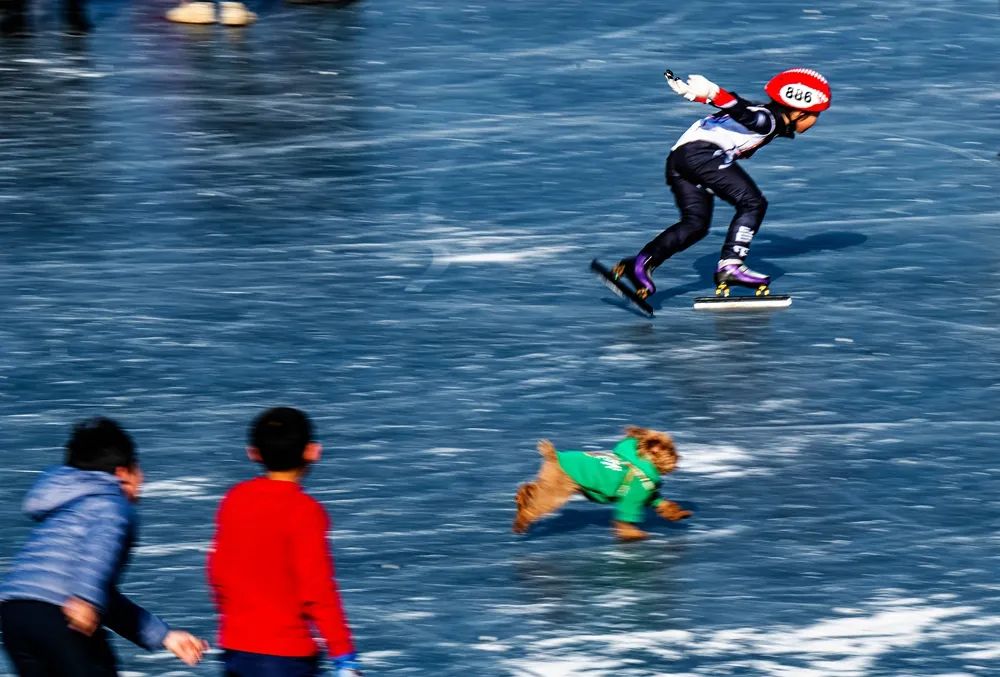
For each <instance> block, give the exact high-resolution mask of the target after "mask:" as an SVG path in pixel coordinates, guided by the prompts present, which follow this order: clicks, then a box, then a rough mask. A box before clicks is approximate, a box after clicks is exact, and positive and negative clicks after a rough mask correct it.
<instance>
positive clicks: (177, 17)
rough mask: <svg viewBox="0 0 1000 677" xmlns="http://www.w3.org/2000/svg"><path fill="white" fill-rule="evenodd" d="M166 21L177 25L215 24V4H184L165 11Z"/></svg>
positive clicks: (200, 2)
mask: <svg viewBox="0 0 1000 677" xmlns="http://www.w3.org/2000/svg"><path fill="white" fill-rule="evenodd" d="M167 20H168V21H173V22H174V23H179V24H213V23H215V3H214V2H203V1H202V0H196V1H195V2H185V3H182V4H180V5H178V6H177V7H174V8H173V9H170V10H168V11H167Z"/></svg>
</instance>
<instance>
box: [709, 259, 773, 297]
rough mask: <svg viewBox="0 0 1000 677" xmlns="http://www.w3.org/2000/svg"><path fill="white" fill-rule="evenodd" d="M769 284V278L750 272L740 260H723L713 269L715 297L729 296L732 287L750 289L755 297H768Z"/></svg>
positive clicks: (769, 291)
mask: <svg viewBox="0 0 1000 677" xmlns="http://www.w3.org/2000/svg"><path fill="white" fill-rule="evenodd" d="M770 284H771V278H770V276H768V275H764V274H762V273H757V272H754V271H752V270H750V269H749V268H747V267H746V265H745V264H744V263H743V261H741V260H740V259H724V260H722V261H719V265H718V266H717V267H716V268H715V295H716V296H729V290H730V288H731V287H732V286H733V285H737V286H740V287H750V288H751V289H753V290H754V295H755V296H769V295H770V294H771V290H770V288H769V285H770Z"/></svg>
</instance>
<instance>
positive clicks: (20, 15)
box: [0, 0, 93, 36]
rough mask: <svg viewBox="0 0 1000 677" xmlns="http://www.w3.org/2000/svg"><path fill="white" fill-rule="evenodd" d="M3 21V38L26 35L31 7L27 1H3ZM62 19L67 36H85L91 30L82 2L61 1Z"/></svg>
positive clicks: (1, 22)
mask: <svg viewBox="0 0 1000 677" xmlns="http://www.w3.org/2000/svg"><path fill="white" fill-rule="evenodd" d="M0 9H2V10H3V19H0V34H2V35H5V36H23V35H28V33H29V32H30V30H31V26H30V25H29V23H28V16H29V14H30V12H31V7H30V5H29V4H28V0H5V1H4V2H3V3H2V4H0ZM62 18H63V22H64V25H65V29H64V31H65V33H66V34H67V35H86V34H87V33H89V32H90V29H91V28H93V25H92V24H91V23H90V21H88V20H87V12H86V6H85V5H84V3H83V0H63V4H62Z"/></svg>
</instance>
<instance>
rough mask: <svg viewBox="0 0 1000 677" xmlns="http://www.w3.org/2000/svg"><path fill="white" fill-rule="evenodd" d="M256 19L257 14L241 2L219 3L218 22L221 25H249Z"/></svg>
mask: <svg viewBox="0 0 1000 677" xmlns="http://www.w3.org/2000/svg"><path fill="white" fill-rule="evenodd" d="M256 20H257V15H256V14H255V13H253V12H251V11H250V10H248V9H247V7H246V5H244V4H243V3H242V2H220V3H219V23H221V24H222V25H223V26H235V27H240V26H249V25H250V24H252V23H253V22H254V21H256Z"/></svg>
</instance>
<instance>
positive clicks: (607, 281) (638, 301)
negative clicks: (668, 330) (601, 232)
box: [590, 259, 656, 317]
mask: <svg viewBox="0 0 1000 677" xmlns="http://www.w3.org/2000/svg"><path fill="white" fill-rule="evenodd" d="M634 268H635V259H625V260H623V261H619V262H618V263H617V264H615V265H614V266H612V267H611V268H607V267H606V266H605V265H604V264H603V263H601V262H600V261H598V260H597V259H594V260H593V261H591V262H590V269H591V270H592V271H594V272H595V273H596V274H597V275H598V277H599V278H600V280H601V282H603V283H604V285H605V286H606V287H607V288H608V289H610V290H611V291H613V292H614V293H616V294H618V295H619V296H621V297H622V298H624V299H628V300H629V301H630V302H631V303H632V305H634V306H635V307H636V308H638V309H639V310H641V311H642V312H643V313H644V314H645V315H646V316H647V317H653V307H652V306H651V305H649V304H648V303H647V302H646V296H648V295H649V293H651V292H647V289H646V288H645V287H639V286H638V285H637V284H636V282H635V281H633V280H634V278H632V277H630V276H629V275H627V272H628V270H629V269H632V270H633V274H634ZM643 275H644V276H645V278H646V279H647V280H649V275H648V273H646V272H645V271H643ZM623 277H625V278H627V279H628V280H630V281H632V285H635V286H637V287H639V289H642V291H643V292H645V293H644V294H643V295H640V294H639V293H638V292H637V291H636V289H635V288H633V286H632V285H629V284H626V283H625V281H624V280H623V279H622V278H623ZM649 285H650V287H652V285H653V281H652V280H649ZM655 290H656V288H655V287H653V291H655Z"/></svg>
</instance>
